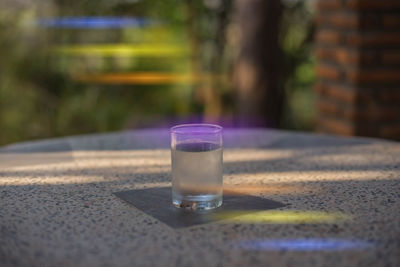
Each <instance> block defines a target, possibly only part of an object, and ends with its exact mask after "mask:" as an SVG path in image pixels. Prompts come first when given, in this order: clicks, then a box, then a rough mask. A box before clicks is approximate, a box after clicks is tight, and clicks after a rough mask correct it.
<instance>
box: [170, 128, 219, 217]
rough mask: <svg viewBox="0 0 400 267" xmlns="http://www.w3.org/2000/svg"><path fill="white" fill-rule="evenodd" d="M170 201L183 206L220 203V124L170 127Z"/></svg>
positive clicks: (199, 206) (190, 207) (213, 205)
mask: <svg viewBox="0 0 400 267" xmlns="http://www.w3.org/2000/svg"><path fill="white" fill-rule="evenodd" d="M170 131H171V163H172V203H173V205H174V206H175V207H179V208H185V209H191V210H196V209H206V210H207V209H213V208H217V207H219V206H221V205H222V127H221V126H218V125H213V124H183V125H177V126H175V127H172V128H171V130H170Z"/></svg>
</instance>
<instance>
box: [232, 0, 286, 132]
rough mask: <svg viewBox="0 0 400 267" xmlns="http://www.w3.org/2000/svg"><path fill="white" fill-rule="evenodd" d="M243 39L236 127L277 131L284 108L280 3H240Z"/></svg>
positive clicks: (256, 0) (236, 66)
mask: <svg viewBox="0 0 400 267" xmlns="http://www.w3.org/2000/svg"><path fill="white" fill-rule="evenodd" d="M236 8H237V14H236V16H237V17H236V20H237V21H238V23H239V27H240V32H241V37H240V49H239V54H238V57H237V59H236V61H235V64H234V82H235V96H236V112H235V113H236V124H237V125H238V126H251V127H278V126H279V122H280V118H281V114H282V107H283V100H284V90H283V77H282V76H283V75H282V74H283V68H282V62H283V54H282V51H281V49H280V46H279V31H280V21H281V17H282V10H283V6H282V3H281V1H280V0H237V6H236Z"/></svg>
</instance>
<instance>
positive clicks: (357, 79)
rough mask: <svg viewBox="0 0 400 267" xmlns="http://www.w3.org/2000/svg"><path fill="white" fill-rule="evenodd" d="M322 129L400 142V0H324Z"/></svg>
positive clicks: (319, 41) (319, 43)
mask: <svg viewBox="0 0 400 267" xmlns="http://www.w3.org/2000/svg"><path fill="white" fill-rule="evenodd" d="M316 5H317V17H316V24H317V34H316V45H315V55H316V58H317V67H316V73H317V77H318V78H317V83H316V84H315V86H314V90H315V92H316V94H317V109H318V118H317V130H318V131H320V132H326V133H333V134H341V135H362V136H375V137H383V138H391V139H398V140H400V0H319V1H317V3H316Z"/></svg>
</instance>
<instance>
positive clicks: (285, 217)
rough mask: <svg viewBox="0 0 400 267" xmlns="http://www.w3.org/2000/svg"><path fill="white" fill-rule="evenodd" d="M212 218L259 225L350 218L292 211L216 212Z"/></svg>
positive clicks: (331, 213) (349, 217)
mask: <svg viewBox="0 0 400 267" xmlns="http://www.w3.org/2000/svg"><path fill="white" fill-rule="evenodd" d="M212 216H213V217H214V216H215V218H216V219H219V220H225V222H226V221H227V222H232V223H261V224H317V223H338V222H341V221H346V220H350V219H351V218H352V217H351V216H349V215H347V214H343V213H340V212H322V211H294V210H268V211H256V210H255V211H226V212H218V213H216V214H213V215H212Z"/></svg>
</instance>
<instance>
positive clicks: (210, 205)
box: [172, 191, 222, 210]
mask: <svg viewBox="0 0 400 267" xmlns="http://www.w3.org/2000/svg"><path fill="white" fill-rule="evenodd" d="M172 204H173V205H174V206H175V207H177V208H182V209H188V210H210V209H215V208H218V207H219V206H221V205H222V194H218V195H209V194H208V195H195V196H193V195H189V196H182V195H181V194H178V193H175V192H174V191H172Z"/></svg>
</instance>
